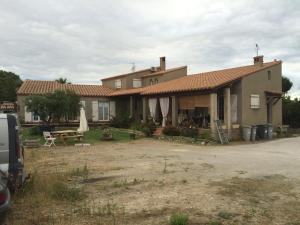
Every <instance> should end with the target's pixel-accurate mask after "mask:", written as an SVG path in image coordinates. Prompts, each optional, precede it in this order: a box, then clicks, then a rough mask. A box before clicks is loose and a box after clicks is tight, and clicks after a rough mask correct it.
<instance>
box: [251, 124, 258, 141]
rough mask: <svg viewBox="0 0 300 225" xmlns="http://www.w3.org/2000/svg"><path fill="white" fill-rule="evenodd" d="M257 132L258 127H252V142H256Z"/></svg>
mask: <svg viewBox="0 0 300 225" xmlns="http://www.w3.org/2000/svg"><path fill="white" fill-rule="evenodd" d="M256 130H257V126H251V141H255V140H256Z"/></svg>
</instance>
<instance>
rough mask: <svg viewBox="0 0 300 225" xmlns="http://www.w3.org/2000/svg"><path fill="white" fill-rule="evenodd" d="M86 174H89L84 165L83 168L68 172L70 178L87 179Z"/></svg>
mask: <svg viewBox="0 0 300 225" xmlns="http://www.w3.org/2000/svg"><path fill="white" fill-rule="evenodd" d="M88 174H89V170H88V168H87V165H85V166H84V167H83V168H76V169H72V170H71V172H70V176H72V177H83V178H87V176H88Z"/></svg>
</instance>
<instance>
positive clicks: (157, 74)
mask: <svg viewBox="0 0 300 225" xmlns="http://www.w3.org/2000/svg"><path fill="white" fill-rule="evenodd" d="M184 68H187V66H181V67H175V68H171V69H167V70H161V71H158V72H155V73H149V74H146V75H144V76H142V77H151V76H159V75H164V74H165V73H169V72H173V71H176V70H181V69H184Z"/></svg>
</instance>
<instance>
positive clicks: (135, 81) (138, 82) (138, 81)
mask: <svg viewBox="0 0 300 225" xmlns="http://www.w3.org/2000/svg"><path fill="white" fill-rule="evenodd" d="M132 86H133V87H134V88H139V87H142V80H141V79H133V81H132Z"/></svg>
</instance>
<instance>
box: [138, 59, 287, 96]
mask: <svg viewBox="0 0 300 225" xmlns="http://www.w3.org/2000/svg"><path fill="white" fill-rule="evenodd" d="M280 63H281V61H274V62H269V63H264V64H263V66H261V67H260V66H254V65H250V66H243V67H236V68H230V69H224V70H218V71H212V72H206V73H199V74H194V75H188V76H184V77H182V78H178V79H176V80H171V81H166V82H163V83H159V84H156V85H153V86H147V87H145V88H144V89H143V90H142V92H141V94H142V95H151V94H163V93H173V92H185V91H197V90H207V89H213V88H216V87H219V86H222V85H224V84H227V83H230V82H232V81H235V80H238V79H240V78H242V77H244V76H247V75H249V74H252V73H254V72H257V71H260V70H263V69H266V68H268V67H271V66H273V65H276V64H280Z"/></svg>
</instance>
